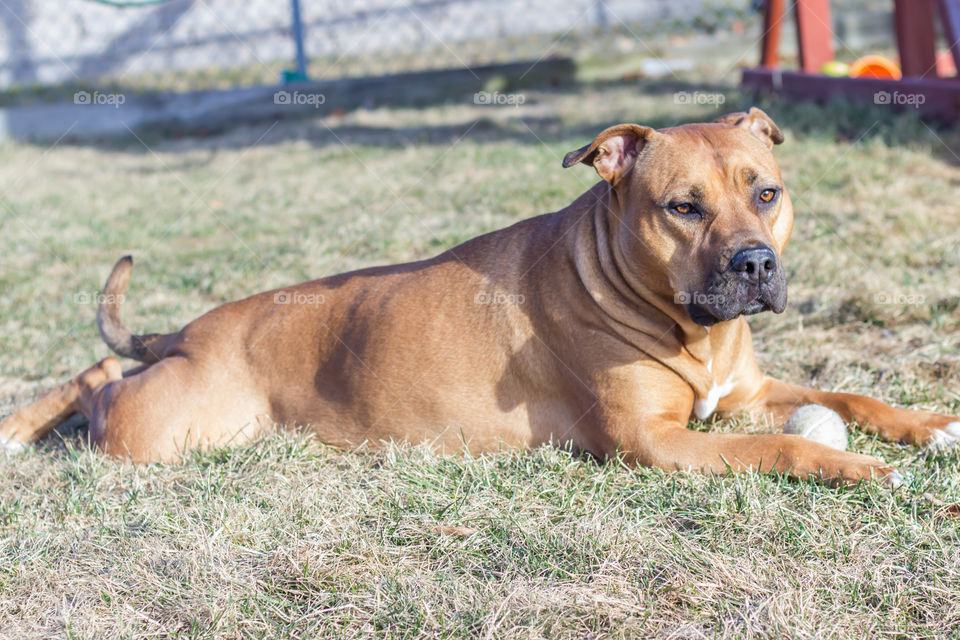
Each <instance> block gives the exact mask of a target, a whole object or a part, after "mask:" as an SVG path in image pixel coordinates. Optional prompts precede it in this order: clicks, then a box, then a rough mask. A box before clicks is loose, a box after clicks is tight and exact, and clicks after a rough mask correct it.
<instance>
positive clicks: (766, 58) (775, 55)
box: [760, 0, 783, 69]
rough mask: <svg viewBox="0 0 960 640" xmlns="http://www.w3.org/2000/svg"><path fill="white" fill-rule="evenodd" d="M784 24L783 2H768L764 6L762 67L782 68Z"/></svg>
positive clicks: (777, 0) (770, 0)
mask: <svg viewBox="0 0 960 640" xmlns="http://www.w3.org/2000/svg"><path fill="white" fill-rule="evenodd" d="M781 22H783V0H767V1H766V2H765V3H764V6H763V44H762V45H761V51H762V53H761V55H760V66H761V67H766V68H768V69H776V68H777V67H778V66H780V53H779V50H780V24H781Z"/></svg>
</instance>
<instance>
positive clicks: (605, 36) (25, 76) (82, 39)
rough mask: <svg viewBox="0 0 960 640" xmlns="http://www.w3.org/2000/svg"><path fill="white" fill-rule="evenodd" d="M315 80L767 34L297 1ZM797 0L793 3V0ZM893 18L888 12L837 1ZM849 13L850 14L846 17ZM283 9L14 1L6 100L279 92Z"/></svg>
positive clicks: (460, 4)
mask: <svg viewBox="0 0 960 640" xmlns="http://www.w3.org/2000/svg"><path fill="white" fill-rule="evenodd" d="M299 4H300V12H301V16H302V25H303V28H302V36H303V40H302V42H303V47H304V51H305V53H306V59H307V72H308V75H309V77H310V78H312V79H328V78H334V77H343V76H365V75H379V74H388V73H398V72H404V71H413V70H424V69H438V68H457V67H463V66H478V65H486V64H494V63H502V62H510V61H518V60H537V59H544V58H550V57H563V56H576V55H583V54H584V53H585V52H586V53H589V52H590V51H592V50H596V49H604V48H606V49H609V48H611V47H613V48H616V49H617V50H618V51H620V52H631V51H633V52H636V53H638V54H644V53H647V52H649V53H650V55H655V54H658V53H659V52H655V51H654V50H653V49H654V48H655V47H652V46H651V44H650V42H653V41H655V40H656V39H657V38H661V39H662V38H664V37H666V36H668V35H686V34H693V33H700V34H703V33H707V34H709V33H734V34H740V35H742V36H743V38H744V41H745V42H748V41H752V40H753V39H755V38H757V37H758V36H759V29H760V17H759V13H758V9H759V8H760V6H762V2H758V1H757V0H566V1H563V0H353V1H348V0H300V2H299ZM788 4H789V3H788ZM833 5H834V11H835V13H837V12H838V10H839V12H840V13H842V12H843V11H844V9H845V7H846V8H850V7H853V9H854V10H862V9H864V8H866V9H868V10H870V11H873V12H875V13H876V12H880V13H881V14H882V12H884V11H886V12H889V10H890V6H891V5H892V3H891V2H886V1H881V0H845V1H842V2H834V3H833ZM848 13H849V12H848ZM292 14H293V12H292V5H291V2H290V1H289V0H288V1H283V0H246V1H244V2H237V1H236V0H140V1H139V2H136V1H133V2H114V1H111V0H58V1H57V2H41V1H40V0H4V1H3V2H0V34H2V37H0V90H5V91H6V92H7V93H8V94H9V93H10V92H14V93H15V92H18V91H30V90H36V89H37V88H43V87H50V86H56V85H60V86H64V85H65V86H71V87H80V86H85V85H86V86H105V85H111V84H113V85H123V86H125V87H127V88H128V89H133V90H137V89H143V90H174V91H184V90H192V89H205V88H227V87H243V86H252V85H262V84H272V83H276V82H278V81H279V79H280V78H281V77H282V75H283V73H284V71H285V70H290V69H292V68H295V65H296V63H295V60H296V50H295V37H294V34H295V30H294V29H293V28H292V24H293V17H292Z"/></svg>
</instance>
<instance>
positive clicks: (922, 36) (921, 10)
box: [893, 0, 937, 78]
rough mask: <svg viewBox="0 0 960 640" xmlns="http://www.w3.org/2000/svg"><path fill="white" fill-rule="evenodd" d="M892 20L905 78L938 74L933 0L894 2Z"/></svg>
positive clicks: (901, 0)
mask: <svg viewBox="0 0 960 640" xmlns="http://www.w3.org/2000/svg"><path fill="white" fill-rule="evenodd" d="M893 20H894V25H895V27H896V32H897V48H898V49H899V50H900V68H901V69H902V70H903V76H904V77H905V78H926V77H930V78H934V77H936V75H937V51H936V32H935V31H934V28H933V27H934V25H933V0H894V3H893Z"/></svg>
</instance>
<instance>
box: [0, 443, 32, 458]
mask: <svg viewBox="0 0 960 640" xmlns="http://www.w3.org/2000/svg"><path fill="white" fill-rule="evenodd" d="M26 448H27V445H25V444H23V443H22V442H17V441H16V440H0V451H2V452H4V453H6V454H7V455H14V454H17V453H20V452H21V451H23V450H24V449H26Z"/></svg>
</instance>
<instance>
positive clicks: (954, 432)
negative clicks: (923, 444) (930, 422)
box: [927, 422, 960, 449]
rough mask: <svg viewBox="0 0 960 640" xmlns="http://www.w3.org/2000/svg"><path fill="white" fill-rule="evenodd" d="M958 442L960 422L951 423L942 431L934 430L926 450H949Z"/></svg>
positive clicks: (959, 438)
mask: <svg viewBox="0 0 960 640" xmlns="http://www.w3.org/2000/svg"><path fill="white" fill-rule="evenodd" d="M958 442H960V422H951V423H949V424H948V425H947V426H946V427H944V428H943V429H934V430H933V437H932V438H930V442H928V443H927V449H949V448H950V447H955V446H956V445H957V443H958Z"/></svg>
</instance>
